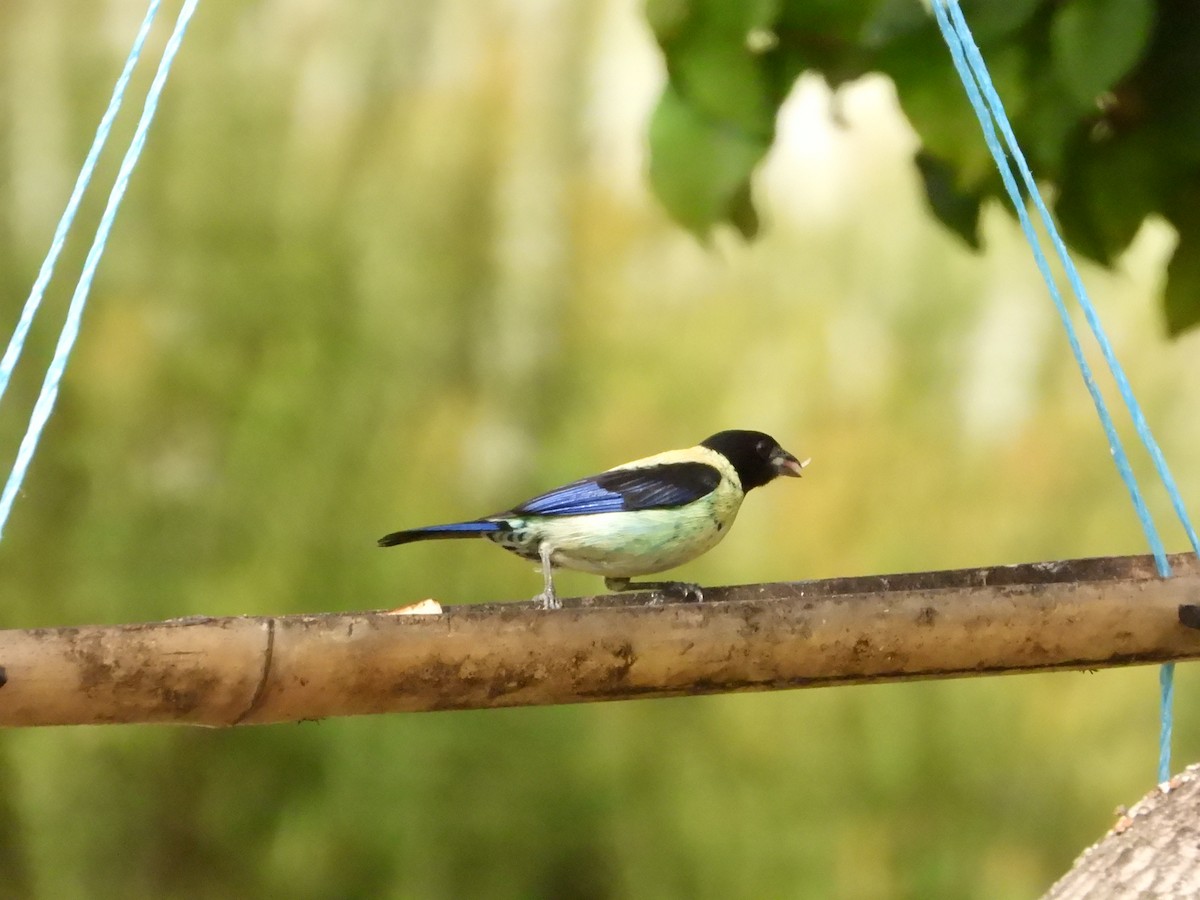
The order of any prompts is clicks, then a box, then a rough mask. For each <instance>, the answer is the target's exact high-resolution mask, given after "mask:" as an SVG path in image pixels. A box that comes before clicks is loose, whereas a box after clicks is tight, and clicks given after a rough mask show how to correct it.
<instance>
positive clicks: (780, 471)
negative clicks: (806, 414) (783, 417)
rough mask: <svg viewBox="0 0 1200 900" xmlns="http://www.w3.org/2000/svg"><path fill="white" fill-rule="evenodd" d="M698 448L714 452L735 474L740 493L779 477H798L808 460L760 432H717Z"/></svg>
mask: <svg viewBox="0 0 1200 900" xmlns="http://www.w3.org/2000/svg"><path fill="white" fill-rule="evenodd" d="M700 446H701V447H707V448H708V449H710V450H716V451H717V452H718V453H720V454H721V455H722V456H724V457H725V458H726V459H727V460H729V462H730V463H732V464H733V468H734V469H735V470H736V471H737V474H738V480H739V481H741V483H742V490H743V491H748V490H750V489H751V488H756V487H760V486H761V485H764V484H766V483H767V482H768V481H771V480H772V479H774V478H776V477H777V476H779V475H787V476H790V477H792V478H799V477H800V472H801V470H802V469H803V468H804V467H805V465H807V464H808V461H807V460H805V462H803V463H802V462H799V461H798V460H797V459H796V457H794V456H792V454H790V453H788V452H787V451H786V450H784V449H783V448H782V447H780V446H779V441H777V440H775V438H773V437H771V436H770V435H769V434H763V433H762V432H761V431H721V432H718V433H717V434H714V435H713V436H712V437H710V438H706V439H705V440H703V441H701V442H700Z"/></svg>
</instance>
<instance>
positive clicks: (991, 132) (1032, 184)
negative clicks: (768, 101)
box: [933, 0, 1200, 781]
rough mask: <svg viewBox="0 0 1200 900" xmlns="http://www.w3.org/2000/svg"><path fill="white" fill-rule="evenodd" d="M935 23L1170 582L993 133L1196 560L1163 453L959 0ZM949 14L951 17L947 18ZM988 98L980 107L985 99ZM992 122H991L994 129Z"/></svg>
mask: <svg viewBox="0 0 1200 900" xmlns="http://www.w3.org/2000/svg"><path fill="white" fill-rule="evenodd" d="M933 11H934V15H935V16H936V18H937V23H938V27H939V28H940V29H941V32H942V36H943V37H944V38H945V40H946V44H947V46H948V47H949V49H950V55H951V58H952V59H953V61H954V67H955V69H956V70H957V71H958V74H959V78H960V79H961V80H962V82H963V86H964V87H965V88H966V91H967V97H968V99H969V100H970V102H971V106H972V107H973V108H974V110H975V114H976V116H977V117H978V119H979V123H980V125H981V127H982V129H983V134H984V139H985V141H986V142H987V145H988V149H989V150H990V151H991V154H992V158H993V159H994V160H995V162H996V166H997V168H998V170H999V172H1000V177H1001V180H1002V181H1003V182H1004V187H1005V190H1006V191H1007V192H1008V195H1009V197H1010V198H1011V200H1012V202H1013V206H1014V208H1015V210H1016V212H1017V217H1018V219H1019V221H1020V223H1021V229H1022V231H1023V232H1024V233H1025V238H1026V240H1027V241H1028V242H1029V245H1030V248H1031V249H1032V251H1033V256H1034V259H1035V261H1036V262H1037V266H1038V269H1039V270H1040V271H1041V274H1042V277H1043V279H1044V280H1045V282H1046V286H1047V288H1048V289H1049V292H1050V296H1051V298H1052V299H1053V300H1054V304H1055V306H1056V308H1057V309H1058V313H1059V318H1060V319H1061V320H1062V322H1063V327H1064V328H1065V330H1066V333H1067V341H1068V343H1069V344H1070V346H1071V352H1072V354H1073V355H1074V357H1075V361H1076V362H1077V363H1078V365H1079V370H1080V373H1081V374H1082V376H1083V380H1084V384H1085V385H1086V386H1087V389H1088V393H1089V394H1090V395H1091V397H1092V402H1093V404H1094V405H1095V407H1096V412H1097V414H1098V416H1099V417H1100V422H1101V424H1102V426H1103V428H1104V432H1105V435H1106V436H1107V438H1108V443H1109V450H1110V452H1111V453H1112V455H1113V460H1114V462H1115V463H1116V466H1117V471H1118V472H1119V473H1120V475H1121V480H1122V481H1123V482H1124V483H1125V486H1126V488H1127V489H1128V491H1129V495H1130V498H1131V500H1132V501H1133V505H1134V509H1135V510H1136V512H1137V516H1138V519H1139V521H1140V522H1141V524H1142V529H1143V531H1144V532H1145V533H1146V538H1147V540H1148V542H1149V544H1150V550H1151V552H1152V553H1153V554H1154V559H1155V563H1156V565H1157V568H1158V572H1159V575H1161V576H1162V577H1164V578H1165V577H1168V576H1169V575H1170V574H1171V569H1170V564H1169V563H1168V561H1167V557H1166V550H1165V548H1164V547H1163V544H1162V540H1161V538H1160V537H1159V534H1158V530H1157V529H1156V528H1155V526H1154V522H1153V520H1152V519H1151V517H1150V513H1149V510H1148V509H1147V507H1146V504H1145V501H1144V500H1143V498H1142V495H1141V491H1140V490H1139V489H1138V485H1137V481H1136V479H1135V477H1134V475H1133V470H1132V468H1131V466H1130V464H1129V459H1128V457H1127V456H1126V454H1125V450H1124V447H1123V446H1122V444H1121V441H1120V438H1119V437H1118V436H1117V433H1116V427H1115V425H1114V424H1113V421H1112V417H1111V416H1110V415H1109V412H1108V407H1107V406H1106V405H1105V403H1104V399H1103V397H1102V396H1101V394H1100V391H1099V389H1098V388H1097V386H1096V383H1095V379H1094V378H1093V376H1092V372H1091V368H1090V367H1089V366H1088V364H1087V361H1086V359H1085V358H1084V356H1083V351H1082V348H1081V347H1080V344H1079V338H1078V336H1077V334H1076V333H1075V328H1074V325H1073V324H1072V322H1071V317H1070V314H1069V312H1068V311H1067V308H1066V305H1065V303H1064V302H1063V299H1062V295H1061V294H1060V292H1059V290H1058V286H1057V284H1056V283H1055V281H1054V277H1053V275H1052V274H1051V272H1050V266H1049V262H1048V261H1047V259H1046V257H1045V254H1044V253H1043V251H1042V248H1041V245H1040V244H1039V242H1038V238H1037V234H1036V232H1035V230H1034V228H1033V223H1032V221H1031V220H1030V218H1029V214H1028V211H1027V209H1026V207H1025V200H1024V197H1023V196H1022V194H1021V191H1020V189H1019V188H1018V187H1017V184H1016V179H1015V177H1014V176H1013V173H1012V168H1011V166H1010V164H1009V162H1008V159H1007V157H1006V155H1005V151H1004V148H1002V147H1001V145H1000V142H999V140H998V139H997V136H996V129H995V126H996V125H998V126H999V127H1000V130H1001V132H1002V133H1003V135H1004V139H1005V142H1006V144H1007V147H1008V153H1009V154H1011V156H1012V159H1013V161H1014V162H1015V163H1016V164H1017V168H1018V169H1019V171H1020V172H1021V176H1022V180H1023V181H1024V183H1025V187H1026V190H1027V191H1028V193H1029V196H1030V198H1031V199H1032V200H1033V203H1034V205H1035V207H1036V208H1037V210H1038V212H1039V215H1040V217H1041V220H1042V224H1043V226H1044V227H1045V228H1046V231H1047V233H1048V234H1049V235H1050V237H1051V241H1052V243H1053V245H1054V248H1055V250H1056V252H1057V254H1058V257H1059V259H1060V260H1061V261H1062V263H1063V266H1064V269H1065V271H1066V273H1067V279H1068V281H1069V282H1070V284H1071V288H1072V290H1073V291H1074V292H1075V296H1076V298H1077V299H1078V301H1079V304H1080V306H1081V307H1082V309H1083V312H1084V317H1085V319H1086V320H1087V322H1088V326H1089V328H1090V329H1091V331H1092V334H1093V335H1094V336H1095V338H1096V341H1097V343H1098V344H1099V345H1100V348H1101V351H1102V353H1103V355H1104V358H1105V361H1106V362H1107V363H1108V366H1109V369H1110V371H1111V372H1112V374H1113V378H1114V379H1115V381H1116V383H1117V387H1118V389H1119V391H1120V393H1121V397H1122V399H1123V400H1124V402H1125V405H1126V407H1127V408H1128V409H1129V412H1130V415H1131V417H1132V419H1133V423H1134V428H1135V430H1136V431H1137V433H1138V436H1139V437H1140V438H1141V440H1142V443H1143V444H1144V445H1145V446H1146V449H1147V450H1148V451H1149V452H1150V456H1151V459H1152V460H1153V461H1154V465H1155V469H1156V470H1157V472H1158V475H1159V477H1160V479H1161V480H1162V482H1163V485H1164V486H1165V487H1166V489H1167V492H1168V494H1169V495H1170V497H1171V504H1172V506H1173V508H1174V510H1175V513H1176V515H1177V516H1178V517H1179V519H1180V522H1181V523H1182V524H1183V527H1184V530H1185V531H1186V532H1187V535H1188V539H1189V541H1190V542H1191V544H1192V547H1193V549H1194V550H1195V551H1196V552H1197V553H1198V554H1200V539H1197V536H1196V532H1195V530H1194V529H1193V528H1192V525H1191V521H1190V520H1189V518H1188V515H1187V511H1186V509H1185V507H1184V504H1183V498H1182V496H1181V495H1180V493H1179V490H1178V488H1177V486H1176V484H1175V480H1174V478H1172V476H1171V473H1170V470H1169V469H1168V467H1167V463H1166V460H1165V459H1164V458H1163V455H1162V452H1161V450H1160V449H1159V447H1158V444H1157V442H1156V441H1155V440H1154V436H1153V435H1152V434H1151V432H1150V427H1149V424H1148V423H1147V422H1146V418H1145V416H1144V415H1143V414H1142V410H1141V406H1140V405H1139V404H1138V402H1137V398H1136V397H1134V395H1133V389H1132V387H1131V386H1130V385H1129V381H1128V379H1127V378H1126V377H1125V373H1124V370H1123V369H1122V368H1121V366H1120V364H1119V363H1118V362H1117V359H1116V355H1115V353H1114V352H1113V350H1112V345H1111V344H1110V343H1109V341H1108V337H1107V335H1106V334H1105V333H1104V329H1103V327H1102V326H1101V324H1100V320H1099V316H1098V315H1097V314H1096V311H1095V308H1094V307H1093V306H1092V304H1091V301H1090V300H1089V298H1088V295H1087V291H1086V289H1085V288H1084V286H1083V282H1082V280H1081V279H1080V278H1079V273H1078V271H1077V270H1076V268H1075V265H1074V262H1073V261H1072V259H1071V257H1070V254H1069V253H1068V252H1067V248H1066V245H1065V244H1064V243H1063V240H1062V238H1061V237H1060V236H1059V234H1058V230H1057V228H1056V227H1055V225H1054V220H1053V218H1052V217H1051V216H1050V213H1049V210H1047V208H1046V205H1045V203H1044V201H1043V200H1042V197H1041V193H1040V192H1039V191H1038V188H1037V183H1036V181H1035V180H1034V178H1033V174H1032V172H1031V171H1030V169H1029V166H1028V164H1027V162H1026V161H1025V156H1024V154H1023V153H1022V152H1021V149H1020V147H1019V146H1018V144H1017V140H1016V137H1015V135H1014V134H1013V131H1012V127H1011V125H1010V124H1009V121H1008V117H1007V115H1006V114H1005V111H1004V104H1003V102H1002V101H1001V99H1000V96H999V95H998V94H997V93H996V90H995V87H994V86H993V84H992V81H991V77H990V75H989V74H988V71H987V66H986V64H985V63H984V60H983V57H982V55H981V54H980V52H979V48H978V47H977V46H976V44H975V41H974V38H973V37H972V35H971V31H970V29H969V27H968V26H967V23H966V19H965V18H964V17H963V15H962V11H961V10H960V9H959V8H958V4H957V0H936V2H934V4H933ZM947 11H948V12H949V15H947ZM981 92H982V95H984V96H986V98H987V100H986V102H985V101H984V99H983V96H981ZM993 120H994V121H993ZM1174 669H1175V667H1174V665H1173V664H1167V665H1164V666H1163V667H1162V669H1161V670H1160V673H1159V681H1160V685H1161V694H1160V712H1161V721H1162V727H1161V730H1160V736H1159V761H1158V777H1159V781H1165V780H1166V779H1167V778H1169V777H1170V767H1171V732H1172V729H1173V721H1172V707H1173V701H1174Z"/></svg>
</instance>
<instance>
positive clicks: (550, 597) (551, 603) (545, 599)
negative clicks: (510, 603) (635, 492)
mask: <svg viewBox="0 0 1200 900" xmlns="http://www.w3.org/2000/svg"><path fill="white" fill-rule="evenodd" d="M533 603H534V605H535V606H537V607H538V608H539V609H562V601H561V600H559V599H558V597H556V596H555V595H554V592H553V591H542V592H541V593H540V594H538V595H537V596H536V597H534V598H533Z"/></svg>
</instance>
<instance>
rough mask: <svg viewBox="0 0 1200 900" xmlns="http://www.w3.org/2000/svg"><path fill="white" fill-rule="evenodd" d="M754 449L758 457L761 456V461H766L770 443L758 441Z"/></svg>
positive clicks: (769, 453)
mask: <svg viewBox="0 0 1200 900" xmlns="http://www.w3.org/2000/svg"><path fill="white" fill-rule="evenodd" d="M754 449H755V450H756V451H757V452H758V455H759V456H761V457H762V458H763V459H767V458H769V457H770V455H771V442H770V441H759V442H758V443H757V444H756V445H755V447H754Z"/></svg>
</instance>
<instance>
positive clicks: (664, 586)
mask: <svg viewBox="0 0 1200 900" xmlns="http://www.w3.org/2000/svg"><path fill="white" fill-rule="evenodd" d="M604 586H605V587H606V588H608V589H609V590H610V591H657V592H659V593H662V594H675V595H676V596H678V597H679V598H681V599H682V600H683V601H684V602H685V603H699V602H700V601H701V600H703V599H704V591H703V590H702V589H701V587H700V585H698V584H693V583H692V582H690V581H630V580H629V579H628V578H605V579H604Z"/></svg>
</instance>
